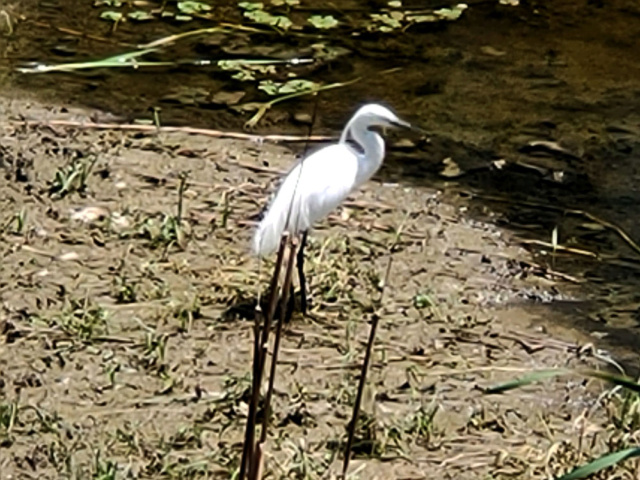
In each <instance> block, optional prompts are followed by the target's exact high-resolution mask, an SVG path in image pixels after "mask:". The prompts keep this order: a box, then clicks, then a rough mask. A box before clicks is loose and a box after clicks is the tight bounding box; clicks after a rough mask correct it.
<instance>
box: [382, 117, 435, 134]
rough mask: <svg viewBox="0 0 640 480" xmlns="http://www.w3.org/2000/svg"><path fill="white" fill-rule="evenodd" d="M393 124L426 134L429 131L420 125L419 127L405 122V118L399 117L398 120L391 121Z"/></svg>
mask: <svg viewBox="0 0 640 480" xmlns="http://www.w3.org/2000/svg"><path fill="white" fill-rule="evenodd" d="M390 124H391V126H393V127H396V128H402V129H404V130H413V131H414V132H419V133H422V134H424V135H426V134H427V132H426V131H425V130H423V129H422V128H420V127H417V126H415V125H411V124H410V123H409V122H405V121H404V120H400V119H398V120H397V121H393V122H390Z"/></svg>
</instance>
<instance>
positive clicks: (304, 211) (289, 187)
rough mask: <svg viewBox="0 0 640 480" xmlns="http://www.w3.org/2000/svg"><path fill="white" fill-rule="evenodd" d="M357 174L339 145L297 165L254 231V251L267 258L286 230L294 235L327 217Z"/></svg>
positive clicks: (350, 157)
mask: <svg viewBox="0 0 640 480" xmlns="http://www.w3.org/2000/svg"><path fill="white" fill-rule="evenodd" d="M357 171H358V157H357V155H356V154H355V152H354V151H353V150H352V149H351V148H350V147H348V146H346V145H342V144H338V145H330V146H328V147H325V148H323V149H321V150H318V151H317V152H315V153H313V154H311V155H310V156H309V157H307V158H306V159H305V160H304V161H302V162H300V163H298V164H297V165H296V166H295V167H294V168H293V170H291V172H289V174H288V175H287V176H286V177H285V179H284V181H283V182H282V185H281V186H280V188H279V189H278V192H277V193H276V196H275V197H274V199H273V201H272V202H271V205H270V206H269V209H268V210H267V213H266V215H265V216H264V218H263V220H262V221H261V222H260V225H259V226H258V229H257V230H256V234H255V236H254V239H253V250H254V252H255V253H256V254H258V255H261V256H264V255H268V254H270V253H272V252H273V251H274V250H275V249H276V248H277V247H278V244H279V243H280V237H281V236H282V234H283V233H284V231H285V230H288V231H289V232H291V233H294V234H297V233H299V232H302V231H304V230H307V229H308V228H310V227H311V226H312V225H313V224H314V223H315V222H317V221H318V220H321V219H322V218H324V217H325V216H326V215H328V214H329V213H330V212H331V211H332V210H333V209H334V208H336V207H337V206H338V205H339V204H340V202H342V201H343V200H344V199H345V198H346V197H347V196H348V195H349V193H350V192H351V189H352V188H353V186H354V184H355V179H356V174H357ZM287 220H288V222H287Z"/></svg>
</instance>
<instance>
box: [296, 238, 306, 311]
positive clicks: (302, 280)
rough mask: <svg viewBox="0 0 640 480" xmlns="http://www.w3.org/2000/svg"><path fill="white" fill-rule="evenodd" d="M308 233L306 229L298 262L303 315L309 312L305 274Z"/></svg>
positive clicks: (301, 241) (299, 250) (299, 248)
mask: <svg viewBox="0 0 640 480" xmlns="http://www.w3.org/2000/svg"><path fill="white" fill-rule="evenodd" d="M307 233H308V230H305V231H304V232H303V233H302V238H301V239H300V247H298V257H297V262H296V263H297V267H298V279H299V280H300V310H301V311H302V314H303V315H306V314H307V279H306V277H305V276H304V247H305V245H306V244H307Z"/></svg>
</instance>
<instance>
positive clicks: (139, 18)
mask: <svg viewBox="0 0 640 480" xmlns="http://www.w3.org/2000/svg"><path fill="white" fill-rule="evenodd" d="M127 18H130V19H131V20H135V21H136V22H146V21H148V20H153V19H154V18H155V17H154V16H153V15H151V14H150V13H149V12H145V11H144V10H136V11H134V12H129V13H127Z"/></svg>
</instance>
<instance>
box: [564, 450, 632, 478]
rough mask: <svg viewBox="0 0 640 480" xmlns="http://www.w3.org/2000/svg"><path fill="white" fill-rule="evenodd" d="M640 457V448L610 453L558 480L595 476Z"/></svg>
mask: <svg viewBox="0 0 640 480" xmlns="http://www.w3.org/2000/svg"><path fill="white" fill-rule="evenodd" d="M638 456H640V448H638V447H633V448H627V449H626V450H620V451H619V452H614V453H609V454H607V455H604V456H602V457H600V458H598V459H596V460H594V461H593V462H590V463H587V464H586V465H583V466H581V467H578V468H576V469H575V470H573V471H572V472H570V473H567V474H566V475H563V476H562V477H559V478H558V479H556V480H577V479H579V478H585V477H588V476H589V475H593V474H594V473H596V472H599V471H600V470H603V469H605V468H608V467H612V466H614V465H617V464H618V463H620V462H623V461H625V460H626V459H628V458H632V457H638Z"/></svg>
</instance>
